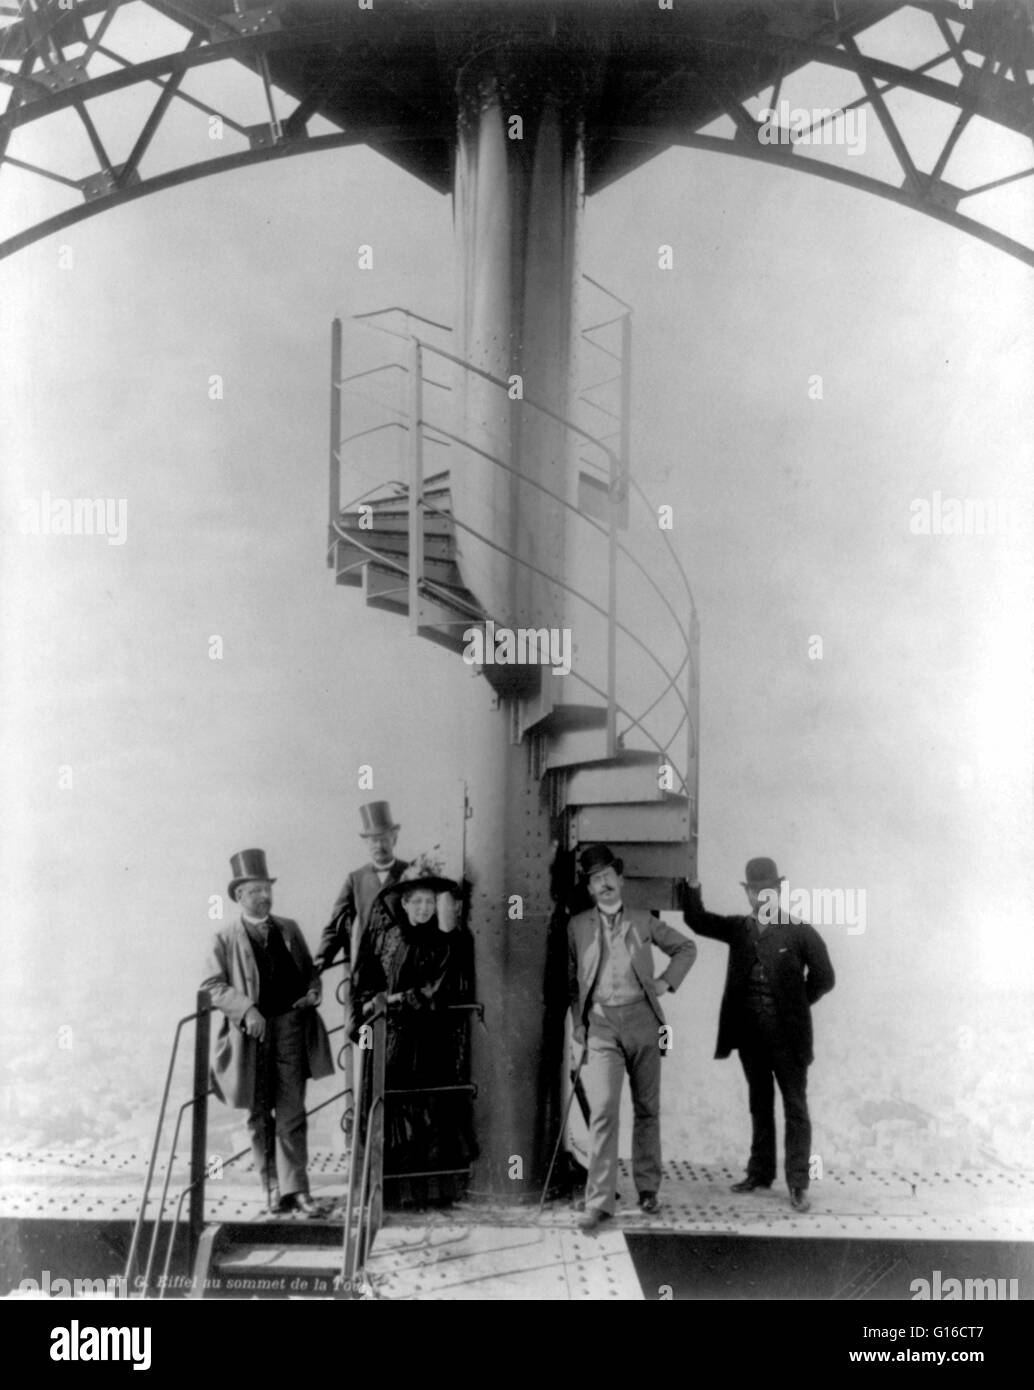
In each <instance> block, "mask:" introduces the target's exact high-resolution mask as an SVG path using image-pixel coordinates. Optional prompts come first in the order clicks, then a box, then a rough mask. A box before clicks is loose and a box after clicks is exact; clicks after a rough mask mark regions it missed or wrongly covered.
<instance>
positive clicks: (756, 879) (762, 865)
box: [740, 859, 783, 888]
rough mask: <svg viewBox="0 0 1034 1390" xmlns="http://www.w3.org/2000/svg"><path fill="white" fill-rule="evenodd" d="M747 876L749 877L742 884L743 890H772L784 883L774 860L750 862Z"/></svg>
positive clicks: (754, 860)
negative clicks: (773, 887) (778, 884)
mask: <svg viewBox="0 0 1034 1390" xmlns="http://www.w3.org/2000/svg"><path fill="white" fill-rule="evenodd" d="M746 874H747V877H746V878H745V879H744V880H742V881H741V884H740V886H741V887H742V888H770V887H772V886H773V885H774V884H776V883H782V881H783V876H782V874H781V873H780V872H779V870H778V869H777V868H776V866H775V860H774V859H750V860H748V861H747V868H746Z"/></svg>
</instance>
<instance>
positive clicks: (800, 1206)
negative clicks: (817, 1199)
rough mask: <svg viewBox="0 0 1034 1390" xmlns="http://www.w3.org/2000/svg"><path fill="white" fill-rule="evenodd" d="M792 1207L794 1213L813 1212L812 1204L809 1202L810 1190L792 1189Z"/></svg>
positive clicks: (803, 1188)
mask: <svg viewBox="0 0 1034 1390" xmlns="http://www.w3.org/2000/svg"><path fill="white" fill-rule="evenodd" d="M790 1205H791V1206H792V1207H793V1209H794V1211H811V1203H810V1202H809V1201H808V1189H807V1188H806V1187H791V1188H790Z"/></svg>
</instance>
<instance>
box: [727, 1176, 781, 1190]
mask: <svg viewBox="0 0 1034 1390" xmlns="http://www.w3.org/2000/svg"><path fill="white" fill-rule="evenodd" d="M771 1186H772V1184H771V1183H770V1182H762V1181H761V1179H760V1178H751V1177H746V1178H744V1179H743V1181H742V1182H734V1183H733V1185H732V1187H730V1188H729V1191H730V1192H755V1191H757V1189H758V1188H759V1187H760V1188H763V1189H765V1191H767V1190H768V1189H769V1188H770V1187H771Z"/></svg>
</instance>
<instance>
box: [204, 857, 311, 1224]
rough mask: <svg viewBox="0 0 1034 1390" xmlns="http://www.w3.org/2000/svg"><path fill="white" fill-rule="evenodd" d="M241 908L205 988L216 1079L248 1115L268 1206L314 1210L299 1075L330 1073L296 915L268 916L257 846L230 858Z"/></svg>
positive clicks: (269, 886) (217, 942) (221, 940)
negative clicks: (216, 1019)
mask: <svg viewBox="0 0 1034 1390" xmlns="http://www.w3.org/2000/svg"><path fill="white" fill-rule="evenodd" d="M230 872H231V873H232V874H233V878H232V880H231V882H230V885H229V888H228V890H227V891H228V894H229V897H230V899H231V901H232V902H235V903H236V904H237V905H238V907H239V908H240V912H239V915H238V916H237V917H236V918H235V919H234V920H233V921H231V922H230V923H229V924H228V925H227V926H226V927H224V928H223V929H222V930H221V931H219V932H217V933H216V935H215V939H214V941H213V943H212V950H211V953H210V955H209V959H208V966H207V973H206V977H205V979H204V981H203V983H202V986H201V988H202V989H206V990H208V993H209V997H210V998H211V1001H212V1004H213V1006H214V1007H215V1008H217V1009H219V1010H220V1011H221V1013H222V1015H223V1019H222V1023H221V1025H220V1028H219V1033H218V1036H217V1037H216V1045H215V1057H214V1062H213V1066H212V1081H213V1084H214V1086H215V1089H216V1093H217V1094H218V1095H219V1097H220V1098H221V1099H222V1100H224V1101H226V1103H227V1104H228V1105H233V1106H237V1107H238V1108H240V1109H244V1110H247V1112H248V1133H249V1134H250V1136H251V1145H252V1153H253V1154H254V1159H255V1168H256V1170H257V1171H258V1174H259V1179H260V1181H261V1183H262V1186H263V1188H264V1190H265V1192H266V1197H267V1202H268V1205H269V1210H270V1212H271V1213H277V1212H282V1211H297V1212H301V1213H302V1214H304V1215H306V1216H314V1215H317V1214H318V1208H317V1206H316V1204H315V1203H314V1202H313V1201H312V1198H311V1196H310V1195H309V1179H308V1145H307V1122H306V1115H305V1082H306V1079H307V1078H308V1077H313V1078H314V1079H318V1078H320V1077H323V1076H330V1075H331V1073H332V1072H333V1070H334V1061H333V1057H332V1056H331V1051H330V1043H329V1041H328V1039H327V1030H326V1029H325V1028H324V1026H323V1020H322V1019H321V1018H320V1016H319V1012H318V1006H319V1002H320V977H319V972H318V971H317V970H316V968H315V966H314V965H313V961H312V956H311V955H310V954H309V948H308V946H307V945H306V944H305V938H304V936H302V933H301V931H300V930H299V927H298V924H297V922H293V921H291V919H290V918H288V917H274V916H273V914H272V912H271V911H270V908H271V907H272V905H273V884H274V883H275V882H276V879H274V878H270V876H269V873H268V871H267V869H266V856H265V853H264V852H263V851H262V850H260V849H246V850H242V851H241V853H240V854H235V855H234V856H233V858H232V859H231V860H230Z"/></svg>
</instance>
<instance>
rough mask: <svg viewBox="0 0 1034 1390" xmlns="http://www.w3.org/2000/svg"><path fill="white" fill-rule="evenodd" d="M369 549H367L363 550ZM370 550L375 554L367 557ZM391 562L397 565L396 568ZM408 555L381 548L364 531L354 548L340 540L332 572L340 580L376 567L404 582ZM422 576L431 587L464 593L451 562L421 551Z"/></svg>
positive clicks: (407, 566)
mask: <svg viewBox="0 0 1034 1390" xmlns="http://www.w3.org/2000/svg"><path fill="white" fill-rule="evenodd" d="M364 547H369V549H364ZM370 550H374V551H376V554H375V555H371V554H370ZM391 561H395V562H396V564H398V566H399V569H396V568H395V567H394V565H393V564H392V563H391ZM408 561H409V555H408V551H406V550H399V549H397V548H395V549H393V548H390V547H388V546H382V545H381V544H380V540H379V538H378V537H376V536H373V535H372V533H371V532H366V533H365V537H364V540H363V544H362V545H355V544H353V543H352V542H351V541H349V540H344V539H339V540H338V542H337V547H336V554H335V564H334V567H335V572H336V574H337V576H338V578H339V579H341V577H342V576H343V575H347V574H351V573H352V572H353V571H354V570H355V569H356V568H357V567H358V566H362V565H375V566H377V567H378V568H380V569H383V570H384V571H385V572H390V573H392V574H398V576H399V579H400V581H401V582H402V583H407V582H408V580H407V575H408V569H409V564H408ZM424 577H425V579H428V580H430V581H431V582H432V583H434V584H444V585H446V586H447V587H448V588H450V589H456V590H457V591H463V592H465V590H464V587H463V579H462V577H461V575H460V572H459V569H458V568H457V566H456V564H455V562H454V561H453V560H441V559H437V558H436V557H434V556H433V555H428V554H427V551H426V549H425V552H424ZM342 582H343V583H346V584H347V583H349V582H350V581H349V580H348V579H343V580H342Z"/></svg>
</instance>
